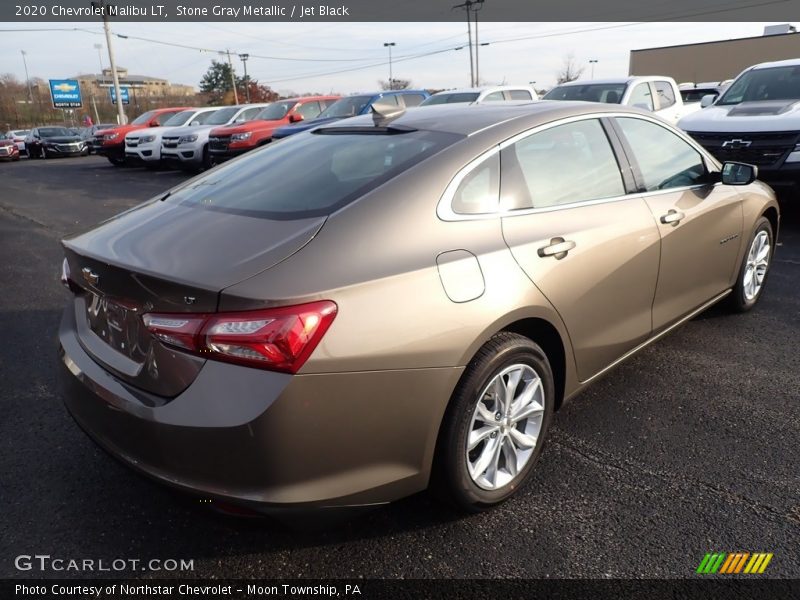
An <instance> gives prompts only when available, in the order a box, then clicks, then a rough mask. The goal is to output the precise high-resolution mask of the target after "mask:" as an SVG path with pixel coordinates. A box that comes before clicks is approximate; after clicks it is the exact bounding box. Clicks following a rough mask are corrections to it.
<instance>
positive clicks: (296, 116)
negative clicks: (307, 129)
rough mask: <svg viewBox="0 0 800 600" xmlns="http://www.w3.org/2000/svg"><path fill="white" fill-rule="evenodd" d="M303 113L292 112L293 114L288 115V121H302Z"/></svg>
mask: <svg viewBox="0 0 800 600" xmlns="http://www.w3.org/2000/svg"><path fill="white" fill-rule="evenodd" d="M304 120H305V119H304V117H303V115H301V114H299V113H294V114H293V115H289V123H299V122H300V121H304Z"/></svg>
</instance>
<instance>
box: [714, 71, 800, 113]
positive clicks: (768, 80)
mask: <svg viewBox="0 0 800 600" xmlns="http://www.w3.org/2000/svg"><path fill="white" fill-rule="evenodd" d="M795 99H800V66H792V67H772V68H769V69H753V70H751V71H748V72H747V73H745V74H744V75H742V76H741V77H739V79H737V80H736V81H734V82H733V83H732V84H731V86H730V87H729V88H728V90H727V91H726V92H725V94H724V95H723V96H722V98H720V99H719V100H718V101H717V106H722V105H726V104H739V103H740V102H754V101H757V100H795Z"/></svg>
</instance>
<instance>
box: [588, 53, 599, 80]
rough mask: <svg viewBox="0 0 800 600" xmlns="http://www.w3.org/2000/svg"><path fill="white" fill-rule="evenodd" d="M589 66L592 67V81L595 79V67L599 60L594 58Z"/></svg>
mask: <svg viewBox="0 0 800 600" xmlns="http://www.w3.org/2000/svg"><path fill="white" fill-rule="evenodd" d="M589 64H590V65H592V79H594V66H595V65H596V64H597V59H596V58H593V59H591V60H590V61H589Z"/></svg>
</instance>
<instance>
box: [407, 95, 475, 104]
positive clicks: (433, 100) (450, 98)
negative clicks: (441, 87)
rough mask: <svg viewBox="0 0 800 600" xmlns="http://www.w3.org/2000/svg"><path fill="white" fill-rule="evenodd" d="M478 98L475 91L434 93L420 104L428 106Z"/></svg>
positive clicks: (471, 100) (473, 100) (470, 100)
mask: <svg viewBox="0 0 800 600" xmlns="http://www.w3.org/2000/svg"><path fill="white" fill-rule="evenodd" d="M477 99H478V94H477V93H474V94H473V93H471V92H464V93H458V94H434V95H433V96H431V97H430V98H428V99H427V100H425V102H423V103H422V104H421V105H420V106H430V105H431V104H459V103H461V102H475V100H477Z"/></svg>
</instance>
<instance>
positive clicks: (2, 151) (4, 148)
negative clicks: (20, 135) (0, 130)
mask: <svg viewBox="0 0 800 600" xmlns="http://www.w3.org/2000/svg"><path fill="white" fill-rule="evenodd" d="M0 160H19V148H18V147H17V143H16V142H15V141H14V140H7V139H2V138H0Z"/></svg>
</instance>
